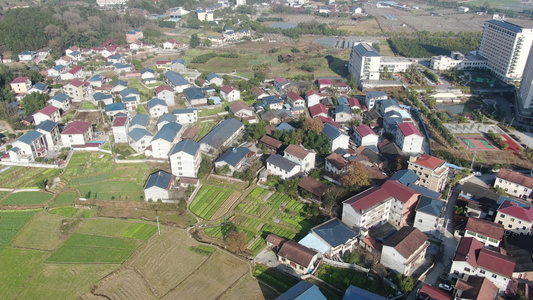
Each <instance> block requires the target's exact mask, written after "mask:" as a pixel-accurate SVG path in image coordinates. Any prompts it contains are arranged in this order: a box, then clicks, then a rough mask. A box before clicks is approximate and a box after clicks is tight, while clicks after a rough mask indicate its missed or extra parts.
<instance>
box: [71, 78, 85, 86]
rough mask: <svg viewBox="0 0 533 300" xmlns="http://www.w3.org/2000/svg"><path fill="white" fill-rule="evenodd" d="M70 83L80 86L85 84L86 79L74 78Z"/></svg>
mask: <svg viewBox="0 0 533 300" xmlns="http://www.w3.org/2000/svg"><path fill="white" fill-rule="evenodd" d="M70 84H72V85H73V86H75V87H80V86H82V85H84V84H85V82H84V81H81V80H79V79H74V80H72V81H71V82H70Z"/></svg>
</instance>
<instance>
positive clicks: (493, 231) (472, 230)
mask: <svg viewBox="0 0 533 300" xmlns="http://www.w3.org/2000/svg"><path fill="white" fill-rule="evenodd" d="M503 233H504V228H503V225H502V224H498V223H493V222H491V221H487V220H483V219H477V218H472V217H470V218H468V221H467V222H466V228H465V237H473V238H475V239H477V240H479V241H480V242H482V243H483V244H485V245H487V246H492V247H499V246H500V242H501V240H502V238H503Z"/></svg>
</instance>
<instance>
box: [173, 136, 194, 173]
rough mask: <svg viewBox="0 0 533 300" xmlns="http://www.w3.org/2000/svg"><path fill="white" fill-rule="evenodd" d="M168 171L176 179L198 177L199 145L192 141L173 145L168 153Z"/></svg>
mask: <svg viewBox="0 0 533 300" xmlns="http://www.w3.org/2000/svg"><path fill="white" fill-rule="evenodd" d="M168 158H169V160H170V169H171V170H172V174H174V175H175V176H177V177H192V178H197V177H198V169H199V168H200V163H201V162H202V154H201V152H200V144H198V143H197V142H195V141H193V140H183V141H181V142H179V143H177V144H175V145H174V146H173V147H172V149H170V152H169V153H168Z"/></svg>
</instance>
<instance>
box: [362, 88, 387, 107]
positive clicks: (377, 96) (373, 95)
mask: <svg viewBox="0 0 533 300" xmlns="http://www.w3.org/2000/svg"><path fill="white" fill-rule="evenodd" d="M388 98H389V97H388V96H387V93H385V92H383V91H370V92H367V93H366V96H365V106H366V107H367V108H368V110H371V109H372V108H374V107H375V106H376V103H377V102H378V101H381V100H387V99H388Z"/></svg>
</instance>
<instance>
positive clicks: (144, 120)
mask: <svg viewBox="0 0 533 300" xmlns="http://www.w3.org/2000/svg"><path fill="white" fill-rule="evenodd" d="M149 121H150V118H149V117H148V115H145V114H137V115H136V116H135V117H133V118H131V122H130V127H132V126H134V125H140V126H144V127H146V126H148V122H149Z"/></svg>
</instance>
